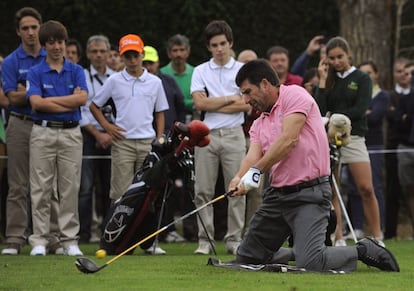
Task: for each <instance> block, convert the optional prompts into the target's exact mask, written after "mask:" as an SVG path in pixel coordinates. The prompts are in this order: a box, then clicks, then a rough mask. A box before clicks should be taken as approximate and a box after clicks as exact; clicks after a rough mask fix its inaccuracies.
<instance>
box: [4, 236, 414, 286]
mask: <svg viewBox="0 0 414 291" xmlns="http://www.w3.org/2000/svg"><path fill="white" fill-rule="evenodd" d="M349 243H350V242H349ZM385 243H386V245H387V247H388V248H389V249H390V250H391V251H392V252H393V253H394V255H395V256H396V258H397V260H398V262H399V264H400V268H401V272H400V273H387V272H382V271H379V270H377V269H375V268H368V267H367V266H366V265H364V264H363V263H359V264H358V271H357V272H355V273H352V274H345V275H331V274H315V273H306V274H292V273H291V274H287V273H265V272H250V271H234V270H227V269H222V268H217V267H212V266H207V265H206V263H207V260H208V257H209V256H202V255H194V254H193V251H194V250H195V249H196V246H197V245H196V243H175V244H161V247H162V248H164V249H165V250H166V251H167V255H165V256H150V255H145V254H144V253H143V251H142V250H141V249H137V250H136V252H135V254H134V255H132V256H123V257H121V258H119V259H118V260H116V261H115V262H113V263H112V264H110V265H108V266H107V267H106V268H104V269H103V270H101V271H99V272H97V273H95V274H83V273H81V272H79V271H78V270H77V269H76V267H75V265H74V262H75V259H76V258H74V257H67V256H46V257H31V256H29V252H30V247H29V246H26V247H25V248H24V250H23V253H22V254H21V255H19V256H0V291H3V290H237V291H238V290H335V291H339V290H364V291H365V290H393V291H396V290H413V289H414V241H407V240H406V241H391V240H390V241H385ZM81 249H82V251H83V252H84V253H85V255H86V256H87V257H89V258H91V259H93V260H94V261H95V262H96V264H97V265H98V266H100V265H103V264H104V263H105V262H106V261H107V260H109V259H110V258H112V257H106V258H104V259H97V258H95V251H96V250H97V249H98V246H97V245H96V244H90V245H81ZM217 251H218V256H217V257H218V258H219V259H221V260H222V261H227V260H231V259H233V258H234V256H231V255H227V254H226V252H225V247H224V244H223V243H222V242H219V243H218V244H217Z"/></svg>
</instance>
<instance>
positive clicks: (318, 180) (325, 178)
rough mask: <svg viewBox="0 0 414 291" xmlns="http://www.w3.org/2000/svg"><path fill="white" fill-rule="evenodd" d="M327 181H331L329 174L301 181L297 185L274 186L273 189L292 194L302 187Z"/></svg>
mask: <svg viewBox="0 0 414 291" xmlns="http://www.w3.org/2000/svg"><path fill="white" fill-rule="evenodd" d="M327 182H329V176H323V177H319V178H315V179H312V180H309V181H306V182H303V183H299V184H296V185H291V186H285V187H279V188H277V187H273V189H274V190H276V191H278V192H280V193H282V194H291V193H295V192H299V191H300V190H302V189H306V188H310V187H313V186H316V185H319V184H323V183H327Z"/></svg>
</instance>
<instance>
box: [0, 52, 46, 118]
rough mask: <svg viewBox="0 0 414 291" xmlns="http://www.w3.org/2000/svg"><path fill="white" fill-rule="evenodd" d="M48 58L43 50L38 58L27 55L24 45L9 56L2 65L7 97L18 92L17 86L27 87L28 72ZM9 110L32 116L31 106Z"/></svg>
mask: <svg viewBox="0 0 414 291" xmlns="http://www.w3.org/2000/svg"><path fill="white" fill-rule="evenodd" d="M45 58H46V51H45V50H44V49H43V48H42V49H41V50H40V52H39V54H38V55H37V56H36V57H32V56H31V55H29V54H27V53H26V52H25V51H24V50H23V47H22V45H19V47H18V48H17V49H16V50H14V51H13V52H12V53H11V54H9V55H8V56H7V57H6V58H5V59H4V61H3V64H2V81H3V90H4V93H5V94H6V95H7V94H8V93H9V92H11V91H17V84H19V83H20V84H22V85H23V86H26V80H27V78H26V76H27V72H28V71H29V69H30V68H31V67H33V66H34V65H37V64H39V63H40V62H42V61H43V60H44V59H45ZM9 110H11V111H14V112H17V113H21V114H25V115H31V111H32V110H31V108H30V106H28V105H27V106H13V105H11V104H10V105H9Z"/></svg>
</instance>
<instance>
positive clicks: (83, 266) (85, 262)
mask: <svg viewBox="0 0 414 291" xmlns="http://www.w3.org/2000/svg"><path fill="white" fill-rule="evenodd" d="M235 191H236V190H231V191H229V192H226V193H224V194H222V195H220V196H218V197H216V198H214V199H213V200H211V201H209V202H207V203H206V204H204V205H201V206H200V207H198V208H196V209H194V210H192V211H191V212H189V213H187V214H185V215H183V216H181V217H180V218H177V219H176V220H174V221H173V222H171V223H169V224H167V225H165V226H163V227H162V228H160V229H158V230H157V231H155V232H153V233H152V234H150V235H148V236H147V237H145V238H143V239H142V240H140V241H139V242H137V243H136V244H134V245H132V246H130V247H129V248H128V249H126V250H125V251H123V252H122V253H120V254H119V255H117V256H115V257H113V258H112V259H110V260H109V261H107V262H106V263H105V264H103V265H102V266H98V265H96V264H95V262H94V261H92V260H91V259H88V258H86V257H81V258H78V259H76V262H75V266H76V267H77V268H78V270H79V271H81V272H82V273H85V274H92V273H96V272H99V271H100V270H102V269H103V268H105V267H107V266H108V265H110V264H112V263H113V262H115V261H116V260H118V259H119V258H120V257H122V256H123V255H125V254H126V253H128V252H130V251H132V250H133V249H135V248H136V247H138V246H139V245H141V244H143V243H144V242H146V241H147V240H149V239H151V238H153V237H155V236H157V235H158V234H160V233H162V232H163V231H165V230H166V229H167V228H169V227H170V226H172V225H174V224H176V223H177V222H180V221H182V220H184V219H186V218H187V217H189V216H191V215H193V214H194V213H197V212H198V211H200V210H201V209H203V208H205V207H207V206H209V205H211V204H213V203H215V202H217V201H219V200H221V199H223V198H225V197H227V196H230V195H231V194H232V193H233V192H235Z"/></svg>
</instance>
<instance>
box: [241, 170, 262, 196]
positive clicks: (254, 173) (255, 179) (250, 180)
mask: <svg viewBox="0 0 414 291" xmlns="http://www.w3.org/2000/svg"><path fill="white" fill-rule="evenodd" d="M261 178H262V171H261V170H260V169H258V168H256V167H251V168H250V169H249V170H248V171H247V173H246V174H244V176H243V177H242V178H241V179H240V183H239V184H240V185H243V186H244V188H245V189H246V191H250V190H252V189H257V188H259V185H260V180H261Z"/></svg>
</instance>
